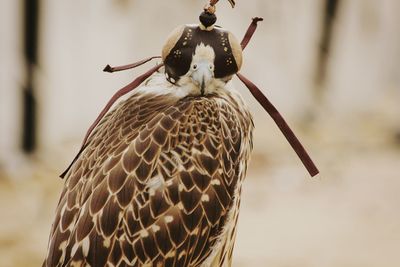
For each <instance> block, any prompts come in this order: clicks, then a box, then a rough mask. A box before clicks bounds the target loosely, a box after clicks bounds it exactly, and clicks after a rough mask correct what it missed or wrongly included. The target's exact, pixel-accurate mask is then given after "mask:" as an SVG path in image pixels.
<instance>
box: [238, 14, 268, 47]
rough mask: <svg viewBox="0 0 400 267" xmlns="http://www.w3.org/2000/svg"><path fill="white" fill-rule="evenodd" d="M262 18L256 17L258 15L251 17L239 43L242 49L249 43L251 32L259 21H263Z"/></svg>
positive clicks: (252, 32)
mask: <svg viewBox="0 0 400 267" xmlns="http://www.w3.org/2000/svg"><path fill="white" fill-rule="evenodd" d="M263 20H264V19H263V18H258V17H255V18H253V21H252V22H251V24H250V26H249V28H248V29H247V32H246V34H245V35H244V37H243V40H242V42H241V43H240V45H241V46H242V49H243V50H244V49H245V48H246V46H247V45H248V44H249V42H250V40H251V37H253V34H254V32H255V31H256V29H257V23H258V22H259V21H263Z"/></svg>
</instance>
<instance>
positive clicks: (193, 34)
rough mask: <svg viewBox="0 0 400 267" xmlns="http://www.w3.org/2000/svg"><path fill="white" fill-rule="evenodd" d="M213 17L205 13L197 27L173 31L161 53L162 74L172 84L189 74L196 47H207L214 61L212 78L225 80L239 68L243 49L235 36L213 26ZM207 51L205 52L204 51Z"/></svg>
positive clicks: (191, 26) (192, 25) (180, 28)
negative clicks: (163, 65)
mask: <svg viewBox="0 0 400 267" xmlns="http://www.w3.org/2000/svg"><path fill="white" fill-rule="evenodd" d="M215 22H216V17H215V14H211V13H209V12H207V11H204V12H203V13H202V14H201V15H200V23H199V24H198V25H195V24H190V25H184V26H180V27H178V28H177V29H175V30H174V31H173V32H172V33H171V34H170V36H169V37H168V39H167V42H166V44H165V45H164V47H163V50H162V59H163V61H164V64H165V74H166V77H167V79H168V81H169V82H171V83H173V84H175V83H176V82H177V81H178V80H179V79H180V77H181V76H183V75H185V74H186V73H188V71H189V70H190V68H191V66H192V65H191V63H192V61H193V57H194V56H195V55H196V51H199V48H202V47H203V48H204V47H208V48H209V51H210V53H211V54H212V55H210V56H211V57H212V59H213V65H214V66H213V69H212V70H213V75H214V78H217V79H223V80H225V81H228V80H230V79H231V78H232V76H233V75H234V74H236V73H237V72H238V71H239V70H240V68H241V66H242V48H241V46H240V43H239V42H238V41H237V39H236V38H235V36H234V35H233V34H232V33H231V32H229V31H227V30H225V29H223V28H221V27H218V26H215V24H214V23H215ZM205 51H207V50H205Z"/></svg>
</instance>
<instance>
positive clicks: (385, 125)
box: [0, 0, 400, 267]
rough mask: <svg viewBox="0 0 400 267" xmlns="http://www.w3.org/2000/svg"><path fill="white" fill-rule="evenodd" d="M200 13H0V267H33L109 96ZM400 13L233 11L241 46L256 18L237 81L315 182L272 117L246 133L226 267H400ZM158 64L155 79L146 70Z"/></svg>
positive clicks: (356, 1)
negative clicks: (269, 106) (310, 166)
mask: <svg viewBox="0 0 400 267" xmlns="http://www.w3.org/2000/svg"><path fill="white" fill-rule="evenodd" d="M205 2H206V1H200V0H169V1H159V0H158V1H156V0H147V1H135V0H96V1H95V0H86V1H78V0H69V1H61V0H20V1H11V0H1V8H0V18H1V19H0V22H1V23H0V214H1V215H0V267H8V266H40V265H41V262H42V259H43V257H44V255H45V252H46V247H47V239H48V234H49V231H50V226H51V223H52V220H53V216H54V210H55V207H56V204H57V201H58V197H59V194H60V192H61V188H62V186H63V181H62V180H61V179H59V178H58V175H59V174H60V173H61V172H62V171H63V170H64V169H65V167H66V166H67V165H68V164H69V163H70V162H71V160H72V159H73V157H74V156H75V153H76V152H77V151H78V150H79V146H80V142H81V141H82V139H83V137H84V134H85V132H86V130H87V129H88V127H89V125H90V124H91V123H92V122H93V121H94V119H95V118H96V116H97V114H98V113H99V112H100V110H101V108H102V107H103V106H104V105H105V103H106V101H107V100H108V99H109V98H110V96H111V95H112V94H113V93H114V92H115V91H116V90H117V89H119V88H121V87H122V86H124V85H125V84H127V83H128V82H129V81H131V80H132V79H133V78H134V77H135V76H137V75H138V74H139V73H142V72H143V71H144V70H145V69H146V68H149V66H146V67H144V68H139V69H138V70H135V71H128V72H125V73H121V74H114V75H109V74H106V73H103V72H102V69H103V67H104V66H105V65H106V64H108V63H110V64H112V65H121V64H126V63H131V62H133V61H137V60H139V59H142V58H144V57H147V56H150V55H157V54H160V50H161V47H162V45H163V43H164V40H165V39H166V37H167V35H168V34H169V33H170V31H171V30H172V29H174V28H175V27H176V26H178V25H180V24H184V23H197V17H198V15H199V13H200V11H201V9H202V7H203V5H204V4H205ZM399 12H400V2H399V1H397V0H380V1H377V0H302V1H293V0H251V1H250V0H247V1H245V0H237V6H236V8H235V9H234V10H232V9H231V8H230V6H229V4H228V1H220V3H219V5H218V18H219V22H218V23H219V24H220V25H222V26H224V27H225V28H227V29H230V30H231V31H232V32H233V33H234V34H235V35H236V36H237V37H238V38H239V39H240V38H241V37H242V36H243V34H244V32H245V30H246V28H247V26H248V25H249V23H250V21H251V18H252V17H254V16H261V17H264V19H265V20H264V22H262V23H260V26H259V29H258V31H257V32H256V34H255V37H254V39H253V40H252V42H251V44H250V45H249V47H248V48H247V49H246V51H245V64H244V67H243V69H242V73H243V74H246V75H247V76H248V77H249V78H251V80H253V81H254V82H255V83H256V84H257V85H259V87H260V88H261V89H263V91H264V93H265V94H266V95H267V96H268V97H269V98H270V100H271V101H272V102H273V103H274V104H275V105H276V106H277V108H278V109H279V110H280V111H281V112H282V114H283V115H284V116H285V118H286V119H287V121H288V122H289V124H290V125H291V126H292V127H293V129H294V131H295V132H296V133H297V135H298V136H299V138H300V139H301V140H302V142H303V144H304V146H305V147H306V148H307V149H308V151H309V152H310V154H311V156H312V158H313V159H314V160H315V162H316V163H317V165H318V166H319V168H320V171H321V174H320V175H319V176H318V177H317V178H313V179H312V178H309V177H308V175H307V173H306V171H305V169H304V168H303V166H302V165H301V163H300V161H299V160H298V158H297V157H296V155H295V153H294V152H293V151H292V150H291V148H290V147H289V145H288V144H287V142H286V140H285V139H284V137H283V136H282V135H281V133H280V132H279V130H278V129H277V127H276V126H275V125H274V123H273V122H272V120H271V119H270V118H269V117H268V115H267V114H266V113H265V112H264V111H263V110H262V108H261V107H260V106H259V105H258V103H257V102H256V101H255V100H254V99H253V98H252V97H251V96H250V94H249V93H248V92H247V90H246V89H245V87H244V86H243V85H242V84H241V83H240V82H238V81H237V80H235V81H234V83H235V84H236V87H237V89H238V90H239V91H240V92H241V93H242V95H243V96H244V98H245V99H246V100H247V103H248V105H249V106H250V109H251V110H252V112H253V114H254V117H255V125H256V131H255V136H254V143H255V149H254V153H253V158H252V162H251V164H250V167H249V172H248V176H247V179H246V182H245V185H244V190H243V200H242V207H241V217H240V220H239V230H238V237H237V243H236V249H235V253H234V259H235V260H234V266H236V267H239V266H275V267H292V266H296V267H299V266H307V267H314V266H315V267H359V266H363V267H370V266H371V267H372V266H373V267H382V266H384V267H392V266H393V267H395V266H400V257H399V254H398V252H399V248H400V119H399V117H400V26H399V25H400V16H399ZM150 64H154V63H150Z"/></svg>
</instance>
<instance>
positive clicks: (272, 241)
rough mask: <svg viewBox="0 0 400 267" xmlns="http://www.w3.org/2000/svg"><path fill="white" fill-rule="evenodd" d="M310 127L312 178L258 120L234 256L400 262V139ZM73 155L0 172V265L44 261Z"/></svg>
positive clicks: (262, 260) (239, 261) (257, 260)
mask: <svg viewBox="0 0 400 267" xmlns="http://www.w3.org/2000/svg"><path fill="white" fill-rule="evenodd" d="M256 123H257V121H256ZM271 125H272V124H271ZM336 126H339V124H337V125H336ZM266 127H270V125H267V126H266ZM271 127H272V126H271ZM313 127H314V129H318V127H321V128H320V130H319V131H315V132H314V133H313V134H310V132H308V133H307V132H301V131H300V132H299V135H301V136H302V137H304V138H303V140H304V142H305V143H306V144H311V145H310V147H309V148H310V151H312V152H313V153H312V154H313V157H314V158H315V159H316V161H317V163H318V165H319V167H320V169H321V172H322V174H321V175H320V176H319V177H317V178H316V179H311V178H309V177H307V173H306V172H305V170H304V169H303V167H302V166H301V164H300V163H299V161H298V159H297V158H296V157H295V156H294V153H293V152H292V151H291V150H290V149H289V147H288V146H287V144H286V143H285V142H284V141H283V137H281V136H280V135H279V134H278V132H277V131H276V129H272V128H271V129H269V131H267V132H268V133H270V134H271V136H273V137H271V138H267V139H264V136H266V134H265V130H266V129H261V128H259V129H257V132H256V135H255V140H256V143H255V144H256V145H255V151H254V155H253V160H252V163H251V166H250V168H249V173H248V176H247V180H246V183H245V185H244V191H243V201H242V207H241V217H240V220H239V232H238V237H237V244H236V250H235V261H234V266H236V267H239V266H274V267H291V266H296V267H299V266H307V267H313V266H315V267H359V266H363V267H397V266H400V256H399V254H398V252H399V248H400V210H399V204H400V194H399V188H400V179H399V178H400V175H399V167H398V166H399V163H400V149H399V148H398V146H397V147H396V145H395V144H394V143H392V142H390V141H388V139H386V138H384V137H382V135H379V138H378V137H377V135H375V133H374V131H372V132H371V131H370V133H369V134H365V132H364V131H363V129H359V131H358V132H357V131H356V132H353V131H352V130H350V131H347V134H340V133H339V132H333V130H332V129H333V128H334V124H333V125H331V127H332V128H329V127H325V126H324V127H322V126H321V125H318V126H313ZM349 127H350V126H349ZM377 128H379V127H377ZM321 129H323V130H321ZM337 129H338V128H337ZM68 151H69V150H68ZM273 151H276V152H273ZM57 153H60V154H61V152H57ZM57 153H56V152H55V153H54V154H55V155H56V154H57ZM64 154H68V155H72V154H73V149H70V153H65V152H64ZM68 160H69V159H68V158H66V156H64V157H58V158H57V157H51V158H49V157H48V158H47V159H45V157H39V156H37V157H36V158H35V159H33V160H32V159H31V160H30V163H29V162H28V163H26V162H25V161H24V160H23V159H22V160H21V162H24V163H23V164H22V165H18V166H22V168H17V169H16V170H14V172H15V175H14V177H9V174H8V175H6V174H3V175H1V177H2V179H1V181H0V212H1V213H0V214H1V223H0V266H1V267H11V266H39V265H40V264H41V261H42V259H43V257H44V254H45V250H46V245H47V238H48V233H49V229H50V225H51V222H52V220H53V214H54V209H55V205H56V203H57V200H58V195H59V193H60V190H61V187H62V180H60V179H57V174H58V172H59V171H60V170H61V169H62V168H63V164H64V165H65V163H66V162H68ZM54 162H57V164H55V163H54ZM55 165H56V166H55Z"/></svg>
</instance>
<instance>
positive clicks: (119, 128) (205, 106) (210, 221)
mask: <svg viewBox="0 0 400 267" xmlns="http://www.w3.org/2000/svg"><path fill="white" fill-rule="evenodd" d="M160 76H162V74H160V73H157V74H155V75H153V76H152V77H151V78H150V79H149V80H148V81H147V82H146V83H145V84H144V85H143V86H142V88H140V90H138V91H137V92H136V93H134V94H132V96H130V97H129V98H127V99H126V100H124V101H122V102H121V103H120V104H119V105H118V106H117V107H116V108H115V109H113V110H112V111H111V112H109V113H108V114H107V115H106V116H105V117H104V118H103V119H102V120H101V122H100V123H99V125H98V126H97V127H96V128H95V130H94V131H93V133H92V135H91V136H90V138H89V140H88V143H87V144H88V145H87V147H86V149H85V151H84V152H83V153H82V154H81V156H80V157H79V158H78V159H77V161H76V162H75V163H74V165H73V166H72V168H71V169H70V171H69V172H68V173H67V176H66V182H65V186H64V189H63V192H62V195H61V198H60V201H59V204H58V207H57V210H56V219H55V221H54V224H53V227H52V231H51V235H50V241H49V249H48V255H47V258H46V260H45V262H44V266H87V265H89V266H210V265H213V266H214V265H215V266H229V265H230V262H231V258H232V250H233V242H234V238H235V235H236V231H235V225H236V222H237V217H238V209H239V204H240V191H241V182H242V180H243V178H244V176H245V172H246V169H247V162H248V158H249V155H250V151H251V148H252V141H251V140H252V129H253V123H252V118H251V115H250V113H249V112H248V110H247V109H246V107H245V105H244V103H243V102H242V100H241V98H240V96H238V95H237V94H236V93H235V92H234V91H233V90H230V89H229V88H228V86H226V88H220V90H217V91H216V92H215V93H213V94H209V95H205V96H196V95H186V96H182V94H174V90H175V89H176V88H175V87H174V86H172V85H170V84H168V83H167V82H166V81H165V79H164V81H165V82H163V83H161V84H157V85H154V81H155V80H157V79H159V78H160ZM154 87H157V88H158V89H160V90H161V89H165V88H168V90H169V91H166V92H164V93H163V94H159V93H157V92H158V89H157V88H154ZM147 89H149V90H148V92H149V93H146V91H147ZM165 90H167V89H165Z"/></svg>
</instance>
